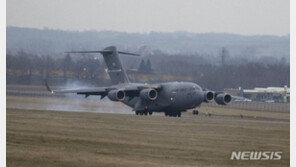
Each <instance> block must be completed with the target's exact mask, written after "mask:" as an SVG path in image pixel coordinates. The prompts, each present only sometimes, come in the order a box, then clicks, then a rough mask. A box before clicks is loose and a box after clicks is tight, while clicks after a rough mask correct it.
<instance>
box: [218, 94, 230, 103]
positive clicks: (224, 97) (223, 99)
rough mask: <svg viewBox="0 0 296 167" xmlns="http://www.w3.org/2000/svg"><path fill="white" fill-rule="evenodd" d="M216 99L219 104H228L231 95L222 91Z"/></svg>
mask: <svg viewBox="0 0 296 167" xmlns="http://www.w3.org/2000/svg"><path fill="white" fill-rule="evenodd" d="M215 101H216V103H217V104H220V105H226V104H228V103H230V101H231V96H230V95H229V94H226V93H221V94H218V95H217V96H216V97H215Z"/></svg>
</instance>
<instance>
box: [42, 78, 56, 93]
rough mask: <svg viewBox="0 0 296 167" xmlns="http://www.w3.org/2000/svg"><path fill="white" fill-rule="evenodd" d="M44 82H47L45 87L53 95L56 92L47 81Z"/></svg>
mask: <svg viewBox="0 0 296 167" xmlns="http://www.w3.org/2000/svg"><path fill="white" fill-rule="evenodd" d="M44 82H45V86H46V89H47V91H49V92H50V93H52V94H53V93H54V91H53V90H51V89H50V87H49V85H48V83H47V80H44Z"/></svg>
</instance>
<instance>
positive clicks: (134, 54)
mask: <svg viewBox="0 0 296 167" xmlns="http://www.w3.org/2000/svg"><path fill="white" fill-rule="evenodd" d="M65 53H101V54H104V53H107V54H108V53H109V54H111V53H113V51H112V50H97V51H70V52H65ZM117 53H119V54H124V55H132V56H140V55H139V54H136V53H129V52H122V51H118V52H117Z"/></svg>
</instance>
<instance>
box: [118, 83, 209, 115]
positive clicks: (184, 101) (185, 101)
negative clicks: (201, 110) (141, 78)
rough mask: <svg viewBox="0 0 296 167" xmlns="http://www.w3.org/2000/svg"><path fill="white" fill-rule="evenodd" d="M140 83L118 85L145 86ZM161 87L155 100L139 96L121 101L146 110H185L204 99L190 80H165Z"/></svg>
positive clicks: (199, 89)
mask: <svg viewBox="0 0 296 167" xmlns="http://www.w3.org/2000/svg"><path fill="white" fill-rule="evenodd" d="M145 85H147V84H141V83H127V84H123V85H116V87H120V86H125V87H128V86H145ZM160 85H161V87H162V89H161V90H159V91H158V96H157V98H156V99H155V100H143V99H141V98H140V97H139V96H135V97H127V98H126V99H125V100H123V101H122V102H123V103H124V104H126V105H128V106H130V107H132V108H133V109H134V110H137V108H139V105H140V106H141V108H144V109H145V110H146V111H153V112H165V111H186V110H188V109H192V108H195V107H197V106H199V105H200V104H201V103H202V102H203V100H204V93H203V91H202V89H201V87H200V86H198V85H197V84H195V83H191V82H167V83H161V84H160Z"/></svg>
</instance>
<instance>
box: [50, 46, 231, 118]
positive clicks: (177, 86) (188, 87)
mask: <svg viewBox="0 0 296 167" xmlns="http://www.w3.org/2000/svg"><path fill="white" fill-rule="evenodd" d="M66 53H101V54H102V55H103V57H104V61H105V63H106V65H107V69H106V72H107V73H108V74H109V76H110V79H111V82H112V86H109V87H95V88H87V89H67V90H52V89H51V88H50V87H49V86H48V84H47V82H45V84H46V87H47V90H48V91H50V92H51V93H53V94H54V93H75V94H78V95H85V97H88V96H90V95H97V96H100V97H101V99H103V98H104V97H106V96H107V97H108V98H109V99H110V100H111V101H115V102H122V103H124V104H125V105H128V106H130V107H131V108H133V111H134V112H135V114H136V115H147V114H149V115H151V114H152V113H153V112H164V114H165V116H173V117H180V116H181V113H182V112H185V111H186V110H189V109H194V108H196V107H198V106H200V105H201V103H203V102H205V103H208V102H210V101H213V100H214V101H215V102H216V103H217V104H220V105H226V104H228V103H229V102H230V101H231V98H232V97H231V96H230V95H229V94H227V93H224V92H214V91H210V90H208V89H202V88H201V87H200V86H199V85H197V84H195V83H192V82H166V83H159V84H147V83H131V82H130V81H129V78H128V77H127V74H126V72H125V70H124V68H123V67H122V64H121V62H120V59H119V56H118V55H119V54H126V55H133V56H139V55H138V54H134V53H128V52H122V51H117V49H116V47H115V46H109V47H106V48H105V49H103V50H101V51H75V52H66ZM195 113H198V111H197V110H195Z"/></svg>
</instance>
